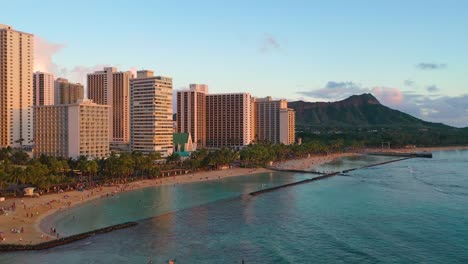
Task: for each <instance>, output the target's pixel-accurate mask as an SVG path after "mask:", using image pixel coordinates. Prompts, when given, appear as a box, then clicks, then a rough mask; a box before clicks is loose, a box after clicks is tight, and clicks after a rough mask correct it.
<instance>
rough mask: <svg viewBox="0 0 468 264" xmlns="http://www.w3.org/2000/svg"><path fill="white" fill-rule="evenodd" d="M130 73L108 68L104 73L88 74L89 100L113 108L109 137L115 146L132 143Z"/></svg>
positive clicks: (131, 75)
mask: <svg viewBox="0 0 468 264" xmlns="http://www.w3.org/2000/svg"><path fill="white" fill-rule="evenodd" d="M132 77H133V74H132V73H131V72H129V71H127V72H118V71H117V69H116V68H113V67H106V68H104V70H103V71H97V72H94V73H91V74H88V78H87V80H88V98H89V99H91V100H93V101H94V102H95V103H97V104H102V105H109V106H110V107H111V112H110V118H109V133H110V134H109V135H110V141H111V142H112V143H113V144H117V145H118V144H128V143H129V141H130V101H129V99H130V79H131V78H132Z"/></svg>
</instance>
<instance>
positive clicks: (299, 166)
mask: <svg viewBox="0 0 468 264" xmlns="http://www.w3.org/2000/svg"><path fill="white" fill-rule="evenodd" d="M355 155H359V154H357V153H351V152H345V153H332V154H328V155H313V156H312V155H311V156H310V157H307V158H303V159H293V160H286V161H283V162H277V163H274V164H273V165H272V166H271V167H272V168H274V169H280V170H304V171H312V170H313V169H314V168H315V167H317V166H320V165H322V164H324V163H328V162H331V161H333V160H335V159H338V158H342V157H349V156H355Z"/></svg>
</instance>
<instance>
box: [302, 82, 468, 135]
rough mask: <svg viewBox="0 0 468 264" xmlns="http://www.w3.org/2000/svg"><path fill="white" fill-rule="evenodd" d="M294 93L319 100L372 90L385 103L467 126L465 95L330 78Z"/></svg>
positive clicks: (442, 120)
mask: <svg viewBox="0 0 468 264" xmlns="http://www.w3.org/2000/svg"><path fill="white" fill-rule="evenodd" d="M426 90H427V91H429V92H431V93H435V92H438V91H439V90H440V88H439V87H437V86H435V85H431V86H428V87H426ZM297 93H298V94H299V95H301V96H304V97H309V98H311V99H313V100H319V101H323V100H328V101H335V100H342V99H345V98H347V97H349V96H351V95H356V94H363V93H372V94H373V95H374V96H375V97H376V98H377V99H378V100H379V101H380V102H381V103H383V104H384V105H388V106H390V107H392V108H395V109H398V110H401V111H403V112H406V113H409V114H411V115H414V116H416V117H419V118H422V119H425V120H428V121H432V122H442V123H445V124H448V125H453V126H458V127H467V126H468V94H464V95H461V96H442V97H440V96H439V97H435V96H429V95H424V94H420V93H416V92H414V91H402V90H401V89H399V88H397V87H386V86H374V87H364V86H362V85H359V84H356V83H354V82H351V81H345V82H339V81H329V82H327V83H326V84H325V86H323V87H322V88H318V89H312V90H310V91H299V92H297Z"/></svg>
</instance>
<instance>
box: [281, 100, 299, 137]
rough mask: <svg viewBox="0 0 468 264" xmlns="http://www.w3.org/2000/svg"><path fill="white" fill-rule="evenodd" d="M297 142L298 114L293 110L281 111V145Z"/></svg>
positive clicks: (283, 109)
mask: <svg viewBox="0 0 468 264" xmlns="http://www.w3.org/2000/svg"><path fill="white" fill-rule="evenodd" d="M294 142H296V112H295V111H294V109H291V108H282V109H280V143H283V144H285V145H291V144H294Z"/></svg>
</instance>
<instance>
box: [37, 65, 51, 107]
mask: <svg viewBox="0 0 468 264" xmlns="http://www.w3.org/2000/svg"><path fill="white" fill-rule="evenodd" d="M33 91H34V94H33V105H53V104H54V100H55V95H54V94H55V89H54V75H53V74H52V73H47V72H35V73H34V75H33Z"/></svg>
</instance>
